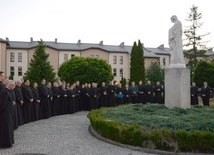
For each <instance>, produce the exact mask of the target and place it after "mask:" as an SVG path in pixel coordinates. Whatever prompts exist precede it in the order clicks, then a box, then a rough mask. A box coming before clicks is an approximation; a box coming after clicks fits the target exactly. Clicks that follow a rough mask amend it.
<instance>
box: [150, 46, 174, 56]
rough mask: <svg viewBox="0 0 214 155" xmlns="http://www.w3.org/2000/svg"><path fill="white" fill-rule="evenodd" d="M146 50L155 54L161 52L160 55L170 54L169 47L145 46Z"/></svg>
mask: <svg viewBox="0 0 214 155" xmlns="http://www.w3.org/2000/svg"><path fill="white" fill-rule="evenodd" d="M147 49H148V50H150V51H152V52H153V53H155V54H161V55H170V53H169V48H160V47H158V48H150V47H148V48H147Z"/></svg>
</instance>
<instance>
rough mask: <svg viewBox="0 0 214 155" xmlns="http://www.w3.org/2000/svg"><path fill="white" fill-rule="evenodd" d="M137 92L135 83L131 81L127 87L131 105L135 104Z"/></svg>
mask: <svg viewBox="0 0 214 155" xmlns="http://www.w3.org/2000/svg"><path fill="white" fill-rule="evenodd" d="M138 91H139V90H138V87H137V86H136V85H135V82H134V81H132V85H131V86H130V87H129V92H130V96H131V102H132V103H137V99H138Z"/></svg>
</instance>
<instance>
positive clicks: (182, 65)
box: [169, 63, 186, 68]
mask: <svg viewBox="0 0 214 155" xmlns="http://www.w3.org/2000/svg"><path fill="white" fill-rule="evenodd" d="M169 68H186V65H185V64H183V63H177V64H170V65H169Z"/></svg>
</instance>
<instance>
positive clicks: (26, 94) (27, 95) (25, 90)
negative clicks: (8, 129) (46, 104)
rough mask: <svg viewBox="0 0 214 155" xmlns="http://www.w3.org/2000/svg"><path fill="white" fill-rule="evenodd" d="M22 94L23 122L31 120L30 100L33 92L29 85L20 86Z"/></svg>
mask: <svg viewBox="0 0 214 155" xmlns="http://www.w3.org/2000/svg"><path fill="white" fill-rule="evenodd" d="M22 95H23V98H24V104H23V106H24V122H25V123H28V122H32V121H33V101H32V102H31V101H30V100H31V99H33V93H32V90H31V88H30V87H29V86H26V85H25V86H23V87H22Z"/></svg>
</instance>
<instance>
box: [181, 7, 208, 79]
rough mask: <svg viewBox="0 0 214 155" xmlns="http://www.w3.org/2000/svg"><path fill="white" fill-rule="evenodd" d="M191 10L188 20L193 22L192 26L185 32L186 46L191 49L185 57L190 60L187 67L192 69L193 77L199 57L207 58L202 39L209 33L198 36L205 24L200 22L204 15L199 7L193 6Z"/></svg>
mask: <svg viewBox="0 0 214 155" xmlns="http://www.w3.org/2000/svg"><path fill="white" fill-rule="evenodd" d="M190 10H191V12H190V13H189V14H188V17H187V19H186V20H187V21H189V22H191V25H190V26H187V28H188V29H186V30H185V31H184V34H185V36H186V39H185V40H186V41H187V43H186V44H184V46H186V47H190V49H189V50H187V51H186V52H185V53H184V55H185V57H187V58H188V59H189V62H188V64H187V66H188V67H189V68H190V70H191V75H192V73H193V72H194V70H195V67H196V65H197V63H198V57H205V55H204V54H205V52H206V51H205V49H206V46H205V43H206V42H204V41H202V39H203V37H204V36H206V35H208V34H209V33H207V34H204V35H200V34H198V30H199V29H200V28H201V26H202V25H203V22H199V20H200V19H202V14H201V13H199V12H198V7H197V6H194V5H193V6H192V8H190Z"/></svg>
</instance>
